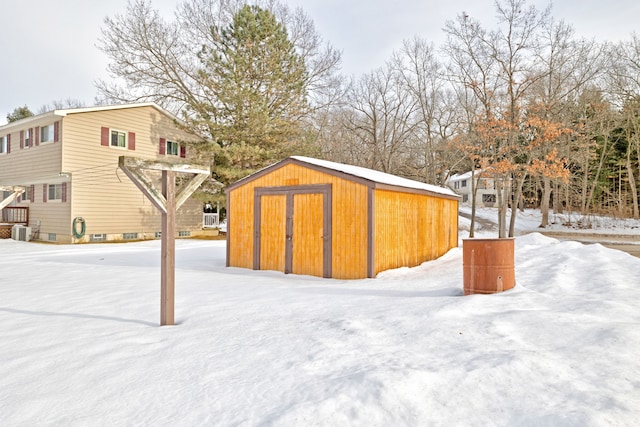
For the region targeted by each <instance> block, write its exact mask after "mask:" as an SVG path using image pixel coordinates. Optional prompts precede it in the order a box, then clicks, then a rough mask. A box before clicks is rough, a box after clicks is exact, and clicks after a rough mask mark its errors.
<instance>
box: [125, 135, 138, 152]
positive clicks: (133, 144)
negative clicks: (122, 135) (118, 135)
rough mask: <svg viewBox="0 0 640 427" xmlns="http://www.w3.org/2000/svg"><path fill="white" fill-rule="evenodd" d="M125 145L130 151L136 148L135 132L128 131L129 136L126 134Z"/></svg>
mask: <svg viewBox="0 0 640 427" xmlns="http://www.w3.org/2000/svg"><path fill="white" fill-rule="evenodd" d="M127 145H128V146H129V147H128V148H129V150H131V151H133V150H135V149H136V134H135V133H134V132H129V136H127Z"/></svg>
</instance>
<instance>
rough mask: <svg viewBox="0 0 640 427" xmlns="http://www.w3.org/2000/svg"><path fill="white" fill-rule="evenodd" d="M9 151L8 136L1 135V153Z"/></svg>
mask: <svg viewBox="0 0 640 427" xmlns="http://www.w3.org/2000/svg"><path fill="white" fill-rule="evenodd" d="M6 153H7V137H6V136H0V154H6Z"/></svg>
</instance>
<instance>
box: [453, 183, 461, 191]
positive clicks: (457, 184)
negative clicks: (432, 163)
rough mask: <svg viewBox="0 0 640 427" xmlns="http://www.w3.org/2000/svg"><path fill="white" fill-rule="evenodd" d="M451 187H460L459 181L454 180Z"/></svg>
mask: <svg viewBox="0 0 640 427" xmlns="http://www.w3.org/2000/svg"><path fill="white" fill-rule="evenodd" d="M453 188H454V189H455V190H457V189H458V188H460V181H456V182H454V183H453Z"/></svg>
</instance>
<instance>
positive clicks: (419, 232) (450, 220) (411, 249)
mask: <svg viewBox="0 0 640 427" xmlns="http://www.w3.org/2000/svg"><path fill="white" fill-rule="evenodd" d="M374 200H375V204H374V216H375V222H374V252H375V253H374V274H377V273H379V272H380V271H383V270H387V269H390V268H397V267H401V266H416V265H419V264H421V263H422V262H425V261H429V260H432V259H435V258H438V257H440V256H442V255H444V254H445V253H446V252H447V251H448V250H449V249H451V248H454V247H456V246H457V236H458V220H457V218H458V202H457V201H456V200H449V199H441V198H437V197H432V196H427V195H421V194H412V193H401V192H394V191H388V190H376V191H375V198H374Z"/></svg>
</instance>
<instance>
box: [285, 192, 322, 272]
mask: <svg viewBox="0 0 640 427" xmlns="http://www.w3.org/2000/svg"><path fill="white" fill-rule="evenodd" d="M323 222H324V215H323V197H322V194H318V193H315V194H294V195H293V227H292V229H293V230H292V231H293V232H292V234H291V244H292V248H291V258H292V259H291V272H292V273H294V274H308V275H311V276H320V277H322V274H323V260H324V258H323V248H324V234H323V231H324V227H323Z"/></svg>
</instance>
